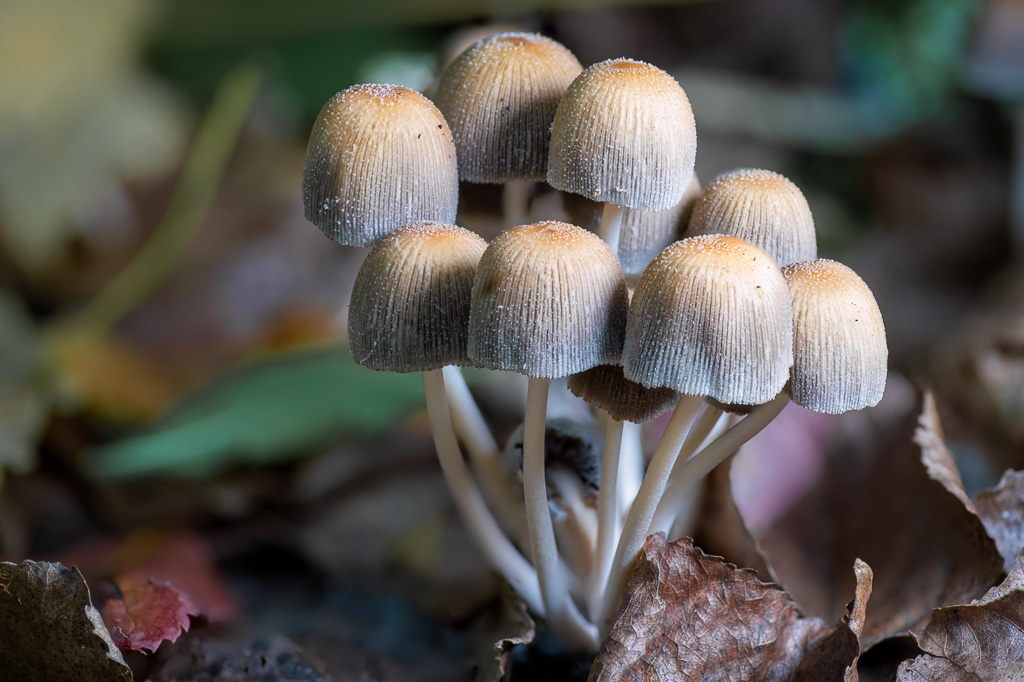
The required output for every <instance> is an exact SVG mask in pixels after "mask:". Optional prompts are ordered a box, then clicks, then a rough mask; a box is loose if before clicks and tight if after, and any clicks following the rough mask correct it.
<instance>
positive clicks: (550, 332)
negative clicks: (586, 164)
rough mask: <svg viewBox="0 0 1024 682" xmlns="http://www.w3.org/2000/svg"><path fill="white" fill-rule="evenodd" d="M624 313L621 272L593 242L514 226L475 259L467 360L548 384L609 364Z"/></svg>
mask: <svg viewBox="0 0 1024 682" xmlns="http://www.w3.org/2000/svg"><path fill="white" fill-rule="evenodd" d="M628 306H629V294H628V292H627V289H626V282H625V279H624V277H623V275H622V270H621V268H619V264H618V261H616V260H615V255H614V254H613V253H612V251H611V249H610V248H608V245H607V244H605V243H604V242H603V241H601V239H600V238H598V237H597V235H595V234H593V233H591V232H587V231H586V230H584V229H582V228H579V227H576V226H575V225H569V224H567V223H560V222H555V221H548V222H541V223H534V224H532V225H522V226H520V227H514V228H512V229H510V230H505V231H504V232H502V233H501V234H500V235H498V237H497V238H495V240H494V241H493V242H491V245H490V246H488V247H487V251H485V252H484V255H483V257H482V258H481V259H480V267H479V269H478V271H477V276H476V280H475V281H474V283H473V306H472V310H471V312H470V318H469V357H470V359H471V360H472V361H473V362H474V363H475V364H477V365H479V366H482V367H486V368H488V369H500V370H504V371H508V372H519V373H520V374H525V375H527V376H530V377H535V378H547V379H552V378H556V377H564V376H569V375H570V374H575V373H576V372H582V371H583V370H585V369H589V368H591V367H594V366H596V365H600V364H615V363H617V362H618V361H619V356H620V353H621V351H622V340H623V335H624V333H625V323H626V312H627V309H628Z"/></svg>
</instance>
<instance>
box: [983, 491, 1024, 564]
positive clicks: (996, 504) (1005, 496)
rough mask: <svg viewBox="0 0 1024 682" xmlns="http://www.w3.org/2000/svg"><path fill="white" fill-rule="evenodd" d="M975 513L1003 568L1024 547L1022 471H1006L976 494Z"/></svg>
mask: <svg viewBox="0 0 1024 682" xmlns="http://www.w3.org/2000/svg"><path fill="white" fill-rule="evenodd" d="M976 504H977V505H978V513H979V514H981V519H982V521H984V522H985V528H986V530H988V534H989V535H991V536H992V537H993V539H995V541H996V547H998V548H999V553H1000V554H1002V555H1003V562H1004V563H1003V565H1004V567H1005V568H1006V570H1007V571H1009V570H1010V567H1012V566H1013V562H1014V560H1015V559H1016V557H1017V555H1018V554H1020V552H1021V550H1022V549H1024V471H1007V472H1006V473H1004V474H1003V479H1002V480H1001V481H999V486H998V487H997V488H995V489H993V490H986V491H985V492H983V493H981V494H980V495H978V501H977V502H976Z"/></svg>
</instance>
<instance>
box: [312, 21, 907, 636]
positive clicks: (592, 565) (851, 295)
mask: <svg viewBox="0 0 1024 682" xmlns="http://www.w3.org/2000/svg"><path fill="white" fill-rule="evenodd" d="M437 100H438V103H439V105H440V108H437V107H435V106H434V105H433V104H432V103H431V102H430V101H428V100H427V99H426V98H424V97H423V96H422V95H420V94H418V93H415V92H413V91H411V90H407V89H405V88H401V87H398V86H391V85H357V86H353V87H351V88H349V89H347V90H344V91H342V92H340V93H338V94H337V95H336V96H335V97H334V98H332V99H331V100H330V101H329V102H328V103H327V104H326V105H325V106H324V108H323V110H322V111H321V113H320V116H319V117H318V118H317V121H316V124H315V126H314V129H313V133H312V135H311V138H310V143H309V147H308V150H307V154H306V166H305V170H304V173H303V200H304V205H305V214H306V217H307V219H309V220H310V221H311V222H313V223H314V224H315V225H317V226H318V227H319V228H320V229H321V230H323V232H324V233H325V234H326V235H328V236H329V237H331V238H332V239H334V240H335V241H337V242H339V243H341V244H346V245H352V246H367V245H372V249H371V250H370V251H369V253H368V255H367V256H366V259H365V261H364V263H363V266H362V268H361V269H360V271H359V273H358V275H357V278H356V282H355V287H354V290H353V294H352V301H351V306H350V312H349V343H350V348H351V351H352V354H353V356H354V357H355V359H356V361H357V362H360V363H361V364H363V365H365V366H367V367H369V368H371V369H375V370H381V371H392V372H422V373H423V384H424V391H425V395H426V404H427V411H428V414H429V419H430V425H431V428H432V431H433V435H434V441H435V446H436V449H437V453H438V457H439V459H440V463H441V467H442V470H443V472H444V476H445V479H446V481H447V484H448V486H449V488H450V489H451V492H452V496H453V498H454V499H455V502H456V505H457V507H458V509H459V511H460V513H461V515H462V518H463V521H464V523H465V524H466V526H467V528H468V529H469V531H470V533H471V535H472V537H473V538H474V540H475V542H476V543H477V544H478V545H479V547H480V549H481V551H483V552H484V553H485V555H486V556H487V558H488V559H489V561H490V562H491V563H492V565H493V566H494V568H495V569H496V570H497V571H499V572H500V573H501V574H502V575H503V576H504V577H505V578H506V579H507V580H508V582H509V583H510V584H511V585H512V586H513V587H514V588H515V589H516V590H517V592H518V593H519V594H520V595H521V596H522V598H523V600H524V602H525V603H526V604H527V606H528V607H529V608H530V610H531V611H532V612H533V613H534V614H536V615H537V616H539V617H542V618H544V619H545V620H546V622H547V625H548V627H549V628H550V630H551V631H552V632H554V633H555V634H556V635H557V636H558V637H559V638H560V640H561V641H562V642H563V643H564V644H565V646H566V647H568V648H569V649H572V650H578V651H590V652H593V651H596V650H597V648H598V646H599V644H600V641H601V638H602V636H603V635H604V634H606V633H607V630H608V628H609V627H610V625H611V621H612V618H613V616H614V615H615V611H616V609H617V607H618V605H619V603H620V601H621V598H622V593H623V590H624V586H625V584H626V579H627V577H628V576H627V568H628V567H629V565H630V563H631V562H632V560H633V558H634V557H635V556H636V554H637V552H638V551H639V549H640V548H641V547H642V545H643V542H644V539H645V538H646V537H647V536H648V535H649V534H650V533H652V532H655V531H663V532H665V533H667V534H669V535H670V539H672V538H673V537H674V536H677V535H679V534H680V533H682V532H684V531H685V529H686V526H685V522H684V520H685V519H686V518H687V515H688V514H689V511H688V509H689V507H690V499H689V498H690V497H691V495H690V491H692V489H693V487H694V483H695V482H697V481H699V480H700V478H701V477H703V476H704V475H706V474H707V473H708V472H709V471H711V469H712V468H714V467H715V466H716V465H717V464H718V463H720V462H721V461H723V460H724V459H725V458H727V457H728V456H730V455H731V454H732V453H734V452H735V451H736V450H737V449H738V448H739V447H740V446H742V445H743V443H745V442H746V441H747V440H749V439H750V438H752V437H753V436H754V435H756V434H757V433H758V432H760V431H761V430H762V429H763V428H764V427H765V426H766V425H767V424H768V423H769V422H770V421H771V420H772V419H773V418H774V417H775V416H776V415H778V414H779V412H780V411H781V410H782V408H783V407H784V406H785V405H786V404H787V403H788V402H790V401H792V402H795V403H797V404H798V405H802V406H804V407H806V408H808V409H812V410H816V411H819V412H826V413H830V414H836V413H840V412H844V411H846V410H853V409H861V408H863V407H867V406H870V405H874V404H876V403H877V402H878V401H879V399H880V398H881V395H882V392H883V390H884V387H885V377H886V361H887V351H886V342H885V330H884V328H883V324H882V319H881V315H880V313H879V310H878V306H877V304H876V303H875V300H874V297H873V296H872V294H871V291H870V290H869V289H868V287H867V286H866V285H865V284H864V282H863V281H862V280H861V279H860V278H859V277H858V276H857V275H856V274H855V273H854V272H853V271H852V270H850V269H849V268H847V267H846V266H844V265H841V264H839V263H836V262H834V261H830V260H824V259H816V256H817V247H816V242H815V236H814V221H813V218H812V216H811V211H810V208H809V207H808V205H807V202H806V200H805V199H804V197H803V194H802V193H801V192H800V190H799V189H798V188H797V187H796V185H794V184H793V183H792V182H790V181H789V180H787V179H786V178H784V177H783V176H781V175H779V174H777V173H773V172H771V171H767V170H752V169H744V170H736V171H732V172H729V173H726V174H724V175H722V176H720V177H719V178H717V179H715V180H714V181H713V182H712V183H711V184H710V185H709V186H708V187H707V189H706V190H704V191H703V193H702V192H701V190H700V185H699V183H698V182H697V180H696V178H695V177H694V175H693V166H694V159H695V156H696V128H695V124H694V119H693V113H692V111H691V109H690V103H689V101H688V99H687V97H686V93H685V92H684V91H683V89H682V88H681V87H680V86H679V84H678V83H677V82H676V81H675V80H674V79H673V78H672V77H671V76H669V75H668V74H667V73H665V72H664V71H662V70H660V69H658V68H657V67H654V66H651V65H650V64H645V63H643V62H638V61H634V60H629V59H614V60H609V61H605V62H601V63H598V64H594V65H592V66H590V67H588V68H586V69H584V68H582V66H581V65H580V64H579V62H578V61H577V60H576V58H575V57H574V56H573V55H572V53H570V52H569V51H568V50H567V49H566V48H565V47H563V46H562V45H559V44H558V43H556V42H554V41H553V40H551V39H549V38H546V37H543V36H539V35H534V34H528V33H502V34H497V35H493V36H488V37H485V38H483V39H481V40H479V41H477V42H476V43H475V44H474V45H472V46H471V47H469V48H468V49H467V50H465V52H463V53H462V54H461V55H460V56H459V57H458V58H457V59H455V60H454V61H453V62H452V63H451V64H450V65H449V66H448V67H447V69H446V70H445V72H444V73H443V74H442V76H441V78H440V85H439V92H438V95H437ZM460 179H461V180H463V181H466V182H486V183H506V184H508V183H523V182H532V181H541V180H545V179H546V181H547V182H548V183H549V184H550V185H551V186H553V187H554V188H556V189H559V190H562V191H563V192H567V193H572V194H577V195H580V196H581V197H584V198H585V199H588V200H591V201H597V202H603V204H604V207H603V210H602V211H601V218H600V222H599V223H598V221H597V219H596V214H595V219H594V221H593V222H594V223H595V225H593V226H592V227H593V229H592V230H588V229H584V228H582V227H578V226H575V225H571V224H568V223H565V222H560V221H558V220H545V221H541V222H536V223H532V224H525V225H523V224H514V225H513V226H510V227H509V228H508V229H507V230H505V231H504V232H502V233H501V234H500V235H498V236H497V237H496V238H495V239H494V240H493V241H492V242H491V243H490V244H487V243H486V242H485V241H484V240H483V239H482V238H481V237H479V236H477V235H476V234H474V233H472V232H470V231H468V230H465V229H463V228H461V227H456V226H455V225H454V224H453V223H454V221H455V215H456V206H457V200H458V181H459V180H460ZM506 196H522V193H521V192H518V193H509V194H507V195H506ZM570 203H571V202H568V201H567V205H569V204H570ZM506 211H507V214H510V215H513V216H521V215H523V214H524V211H523V210H522V207H521V206H520V207H516V206H506ZM556 217H557V216H556ZM514 222H519V219H514ZM627 277H628V278H629V279H627ZM634 285H635V288H631V287H633V286H634ZM466 365H473V366H477V367H482V368H487V369H491V370H500V371H503V372H514V373H519V374H522V375H525V376H526V377H528V378H529V379H528V389H527V398H526V403H525V406H524V425H523V432H522V439H521V443H522V463H521V468H520V467H516V469H517V471H512V472H510V471H509V467H508V466H507V464H506V457H504V456H503V454H502V449H501V448H499V446H498V444H497V443H496V442H495V439H494V437H493V436H492V435H491V433H490V431H489V429H488V426H487V423H486V422H485V420H484V419H483V417H482V416H481V413H480V410H479V409H478V408H477V406H476V404H475V402H474V401H473V397H472V395H471V393H470V392H469V390H468V389H467V387H466V384H465V381H464V379H463V377H462V374H461V371H460V369H459V367H460V366H466ZM563 378H568V388H569V390H571V391H572V392H573V393H575V394H576V395H578V396H579V397H581V398H583V399H584V400H586V401H587V402H588V403H590V404H591V405H592V406H593V408H594V410H595V413H596V414H597V415H598V419H599V420H601V421H602V422H603V424H604V436H605V437H604V446H603V454H601V456H600V458H599V459H600V461H599V462H597V461H595V462H594V463H593V466H592V467H591V469H592V470H593V471H599V472H600V473H599V476H589V477H587V476H574V475H573V474H572V472H571V471H570V472H569V473H568V474H567V473H566V469H565V467H564V466H560V467H555V466H554V465H553V464H551V462H549V447H547V446H549V443H546V434H547V433H548V427H549V425H548V423H547V402H548V396H549V392H550V391H551V390H553V389H552V388H551V386H550V382H551V380H552V379H563ZM669 410H672V416H671V418H670V419H669V422H668V426H667V427H666V429H665V432H664V435H663V436H662V438H661V441H660V443H659V444H658V446H657V448H656V449H655V452H654V455H653V457H652V458H651V460H650V462H649V463H647V464H646V466H645V465H644V462H643V458H642V455H641V454H640V452H641V449H640V447H639V431H638V430H637V429H636V427H635V426H631V425H635V424H638V423H641V422H645V421H648V420H650V419H653V418H655V417H657V416H658V415H660V414H663V413H665V412H667V411H669ZM730 415H732V416H731V417H730ZM729 423H731V424H732V425H731V426H729ZM548 440H550V439H548ZM463 450H465V453H466V455H467V457H465V458H464V456H463ZM595 460H596V457H595ZM556 469H557V471H556ZM570 469H571V467H570ZM635 472H641V473H640V474H639V475H632V474H634V473H635ZM597 478H599V482H595V480H594V479H597ZM595 487H596V490H594V488H595Z"/></svg>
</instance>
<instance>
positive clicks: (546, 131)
mask: <svg viewBox="0 0 1024 682" xmlns="http://www.w3.org/2000/svg"><path fill="white" fill-rule="evenodd" d="M582 70H583V67H582V66H580V63H579V61H578V60H577V59H576V57H575V56H573V54H572V53H571V52H570V51H569V50H568V49H566V48H565V47H564V46H563V45H561V44H560V43H557V42H555V41H554V40H551V39H550V38H546V37H544V36H541V35H537V34H536V33H498V34H495V35H491V36H487V37H485V38H482V39H480V40H478V41H477V42H476V43H474V44H473V45H472V46H471V47H469V48H468V49H467V50H466V51H464V52H463V53H462V54H461V55H459V56H458V58H456V59H455V61H453V62H452V63H451V64H450V65H449V66H448V68H446V69H445V71H444V73H443V74H442V76H441V84H440V87H439V88H438V96H437V106H438V108H439V109H440V110H441V112H442V113H443V114H444V117H445V118H446V119H447V121H448V125H449V126H451V130H452V135H453V137H454V139H455V148H456V149H457V150H458V154H459V179H460V180H466V181H468V182H483V183H503V182H508V181H509V180H544V178H545V177H546V174H547V167H548V142H549V140H550V137H551V122H552V121H553V120H554V118H555V110H556V109H557V108H558V102H559V100H560V99H561V98H562V95H563V94H564V93H565V89H566V88H567V87H569V84H570V83H572V81H573V79H574V78H576V76H578V75H579V74H580V72H581V71H582Z"/></svg>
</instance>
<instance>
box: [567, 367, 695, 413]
mask: <svg viewBox="0 0 1024 682" xmlns="http://www.w3.org/2000/svg"><path fill="white" fill-rule="evenodd" d="M569 390H570V391H572V393H573V395H575V396H577V397H580V398H583V399H584V400H586V401H587V402H588V403H590V404H591V405H593V406H595V407H597V408H599V409H601V410H604V411H605V412H607V413H608V415H609V416H610V417H611V418H612V419H615V420H616V421H620V422H634V423H636V424H642V423H643V422H648V421H650V420H652V419H654V418H655V417H658V416H660V415H662V414H664V413H665V412H668V411H669V410H670V409H672V407H673V406H674V405H675V403H676V401H677V400H678V399H679V394H678V393H676V392H675V391H673V390H672V389H670V388H645V387H643V386H641V385H640V384H638V383H636V382H635V381H630V380H629V379H627V378H626V377H625V376H624V375H623V374H622V367H621V366H619V365H598V366H597V367H593V368H591V369H588V370H586V371H584V372H580V373H579V374H573V375H572V376H571V377H569Z"/></svg>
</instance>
